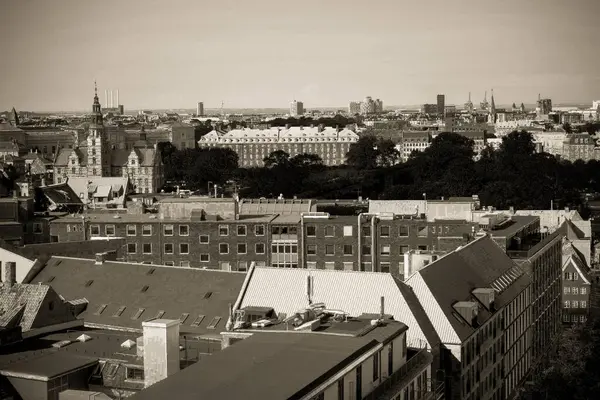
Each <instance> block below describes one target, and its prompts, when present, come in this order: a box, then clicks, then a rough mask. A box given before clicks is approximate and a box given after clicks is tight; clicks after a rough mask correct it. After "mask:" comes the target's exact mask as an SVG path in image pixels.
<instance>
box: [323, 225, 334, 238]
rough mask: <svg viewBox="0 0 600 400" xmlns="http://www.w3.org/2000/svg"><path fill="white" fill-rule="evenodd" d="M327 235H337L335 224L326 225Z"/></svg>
mask: <svg viewBox="0 0 600 400" xmlns="http://www.w3.org/2000/svg"><path fill="white" fill-rule="evenodd" d="M325 236H335V226H326V227H325Z"/></svg>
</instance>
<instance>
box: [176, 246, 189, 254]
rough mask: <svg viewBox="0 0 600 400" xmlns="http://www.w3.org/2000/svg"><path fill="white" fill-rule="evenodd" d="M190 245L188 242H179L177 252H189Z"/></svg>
mask: <svg viewBox="0 0 600 400" xmlns="http://www.w3.org/2000/svg"><path fill="white" fill-rule="evenodd" d="M189 252H190V245H189V244H188V243H179V254H189Z"/></svg>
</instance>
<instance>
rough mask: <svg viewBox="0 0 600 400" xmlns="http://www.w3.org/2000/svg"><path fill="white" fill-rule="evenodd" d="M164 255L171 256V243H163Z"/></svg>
mask: <svg viewBox="0 0 600 400" xmlns="http://www.w3.org/2000/svg"><path fill="white" fill-rule="evenodd" d="M165 254H173V243H165Z"/></svg>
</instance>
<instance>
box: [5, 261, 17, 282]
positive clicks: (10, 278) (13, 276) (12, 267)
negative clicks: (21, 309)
mask: <svg viewBox="0 0 600 400" xmlns="http://www.w3.org/2000/svg"><path fill="white" fill-rule="evenodd" d="M16 282H17V263H16V262H13V261H7V262H5V263H4V286H6V287H8V288H11V287H13V286H14V284H15V283H16Z"/></svg>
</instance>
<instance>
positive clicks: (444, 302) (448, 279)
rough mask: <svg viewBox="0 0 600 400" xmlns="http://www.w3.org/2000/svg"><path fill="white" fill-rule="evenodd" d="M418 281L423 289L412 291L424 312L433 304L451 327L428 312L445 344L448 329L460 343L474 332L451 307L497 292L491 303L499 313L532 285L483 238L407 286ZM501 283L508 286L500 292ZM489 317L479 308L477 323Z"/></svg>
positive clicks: (429, 268) (423, 271) (427, 269)
mask: <svg viewBox="0 0 600 400" xmlns="http://www.w3.org/2000/svg"><path fill="white" fill-rule="evenodd" d="M419 279H422V281H423V282H424V284H425V285H426V288H423V287H419V288H415V293H416V295H417V297H418V298H419V300H420V301H421V303H422V304H423V307H424V308H425V310H426V311H427V310H428V303H432V302H433V303H436V304H437V305H438V306H439V309H441V311H442V313H443V314H444V317H445V319H446V320H447V321H448V323H449V324H450V327H447V326H445V325H446V323H445V322H444V317H442V316H440V315H437V316H436V318H434V316H432V315H431V314H429V312H428V315H429V317H430V318H433V319H432V322H433V324H434V326H436V329H437V331H438V334H439V335H440V338H441V340H442V341H444V342H445V341H446V340H448V337H444V336H445V334H447V333H449V332H450V331H449V330H448V328H451V330H452V331H454V332H455V333H456V334H457V335H458V337H459V338H460V339H461V340H464V339H466V338H468V337H469V336H470V335H471V334H473V333H474V332H475V328H473V327H472V326H471V325H468V324H466V323H465V322H464V321H463V320H462V319H459V318H458V317H457V316H456V315H457V314H456V312H455V310H454V307H453V306H454V304H455V303H457V302H459V301H465V300H470V299H472V298H473V297H472V291H473V290H474V289H477V288H494V289H496V294H495V299H494V302H495V304H496V308H497V309H500V308H501V307H503V306H504V305H505V304H507V303H508V302H510V301H511V300H512V299H513V298H514V297H515V296H516V295H517V294H519V293H520V292H521V291H522V290H523V289H525V287H526V286H527V285H529V284H530V282H531V278H530V277H529V276H528V275H526V274H525V273H524V272H523V271H522V270H521V269H520V268H519V267H518V266H517V265H516V264H515V263H514V261H513V260H512V259H511V258H510V257H508V256H507V255H506V253H505V252H504V251H503V250H502V249H501V248H500V247H499V246H498V245H497V244H496V243H495V242H494V241H493V240H492V239H491V238H490V237H489V236H483V237H481V238H479V239H477V240H475V241H473V242H471V243H469V244H468V245H466V246H464V247H462V248H458V249H457V250H455V251H453V252H452V253H449V254H447V255H446V256H444V257H442V258H440V259H438V260H437V261H435V262H433V263H431V264H429V265H427V266H426V267H424V268H423V269H421V270H419V271H417V272H416V273H415V275H413V276H411V277H410V278H409V279H408V280H407V281H406V283H407V284H408V285H411V286H412V282H413V281H415V282H418V281H419ZM502 280H503V281H504V282H510V283H509V284H508V286H507V287H505V288H504V290H501V291H500V292H499V290H498V288H499V287H500V286H499V281H502ZM498 292H499V293H498ZM490 316H491V313H490V312H488V311H487V310H485V309H484V308H483V307H480V309H479V314H478V321H479V322H480V323H483V322H485V321H486V320H487V319H488V318H489V317H490ZM436 321H437V323H436Z"/></svg>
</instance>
